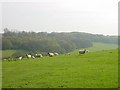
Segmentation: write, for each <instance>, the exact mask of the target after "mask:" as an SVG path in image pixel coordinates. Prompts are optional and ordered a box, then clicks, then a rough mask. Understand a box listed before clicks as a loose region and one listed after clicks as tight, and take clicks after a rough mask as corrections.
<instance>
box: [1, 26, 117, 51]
mask: <svg viewBox="0 0 120 90" xmlns="http://www.w3.org/2000/svg"><path fill="white" fill-rule="evenodd" d="M92 42H104V43H116V44H117V37H116V36H104V35H98V34H89V33H81V32H71V33H57V32H52V33H47V32H39V33H35V32H25V31H22V32H13V31H10V30H8V29H7V28H6V29H4V34H3V35H2V49H3V50H7V49H14V50H27V51H33V52H37V51H40V52H58V53H65V52H70V51H72V50H74V49H78V48H87V47H90V46H92Z"/></svg>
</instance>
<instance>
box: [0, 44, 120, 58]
mask: <svg viewBox="0 0 120 90" xmlns="http://www.w3.org/2000/svg"><path fill="white" fill-rule="evenodd" d="M116 48H118V46H117V45H116V44H105V43H93V47H90V48H86V49H88V50H90V52H93V51H100V50H109V49H116ZM19 51H20V52H25V50H3V51H1V50H0V53H2V56H3V57H10V56H12V54H14V53H15V52H19ZM74 52H75V53H76V52H78V50H75V51H74ZM74 52H72V53H74Z"/></svg>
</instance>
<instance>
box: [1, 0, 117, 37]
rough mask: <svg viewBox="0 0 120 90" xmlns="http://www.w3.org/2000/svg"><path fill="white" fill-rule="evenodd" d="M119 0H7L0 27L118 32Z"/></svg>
mask: <svg viewBox="0 0 120 90" xmlns="http://www.w3.org/2000/svg"><path fill="white" fill-rule="evenodd" d="M118 1H119V0H29V1H28V0H10V1H9V2H8V0H4V2H1V3H0V12H1V15H0V18H1V21H0V24H1V25H2V27H1V31H0V32H3V29H4V28H8V29H10V30H13V31H14V30H15V31H34V32H87V33H92V34H104V35H117V34H118Z"/></svg>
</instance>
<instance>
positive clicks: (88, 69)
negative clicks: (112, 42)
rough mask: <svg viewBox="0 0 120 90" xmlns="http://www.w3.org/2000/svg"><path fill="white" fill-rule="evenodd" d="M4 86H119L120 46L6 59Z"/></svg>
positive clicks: (4, 64)
mask: <svg viewBox="0 0 120 90" xmlns="http://www.w3.org/2000/svg"><path fill="white" fill-rule="evenodd" d="M2 64H3V88H11V87H12V88H117V87H118V50H104V51H97V52H89V53H87V54H83V55H78V53H77V52H76V53H74V54H71V55H64V54H63V55H59V56H56V57H44V58H40V59H29V60H28V59H23V60H21V61H3V63H2Z"/></svg>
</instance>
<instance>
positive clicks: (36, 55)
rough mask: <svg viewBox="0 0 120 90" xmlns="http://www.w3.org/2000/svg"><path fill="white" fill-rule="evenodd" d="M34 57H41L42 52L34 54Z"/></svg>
mask: <svg viewBox="0 0 120 90" xmlns="http://www.w3.org/2000/svg"><path fill="white" fill-rule="evenodd" d="M35 57H39V58H40V57H43V55H42V54H35Z"/></svg>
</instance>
